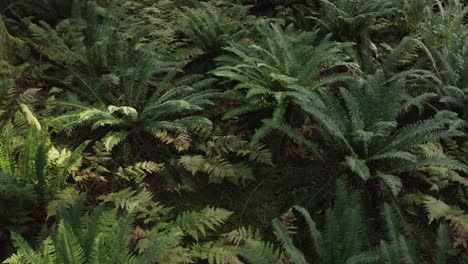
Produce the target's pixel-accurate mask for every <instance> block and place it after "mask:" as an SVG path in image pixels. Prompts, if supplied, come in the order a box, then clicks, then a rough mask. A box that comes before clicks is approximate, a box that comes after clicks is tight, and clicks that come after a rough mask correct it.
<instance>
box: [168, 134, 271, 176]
mask: <svg viewBox="0 0 468 264" xmlns="http://www.w3.org/2000/svg"><path fill="white" fill-rule="evenodd" d="M202 142H203V143H202V144H198V145H196V150H197V151H199V152H201V154H199V155H183V156H181V157H180V158H179V159H178V161H177V162H178V163H179V164H180V165H181V166H182V167H183V168H184V169H186V170H187V171H189V172H190V173H191V174H192V175H197V174H199V173H204V174H207V175H208V181H209V182H210V183H222V182H223V181H224V180H227V181H230V182H233V183H237V184H239V183H241V182H245V181H246V180H253V179H254V173H253V170H252V166H251V164H257V165H272V160H271V159H272V158H271V153H270V152H269V151H268V149H266V148H265V146H263V145H256V146H250V145H249V144H248V142H247V141H245V140H242V139H241V138H239V137H237V136H234V135H231V136H211V137H208V138H206V139H204V140H203V141H202ZM229 156H235V157H236V159H237V160H239V159H242V160H243V161H232V160H234V159H232V158H229Z"/></svg>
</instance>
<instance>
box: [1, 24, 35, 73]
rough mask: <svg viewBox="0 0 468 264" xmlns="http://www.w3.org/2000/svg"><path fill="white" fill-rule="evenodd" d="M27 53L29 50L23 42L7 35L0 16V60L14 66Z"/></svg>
mask: <svg viewBox="0 0 468 264" xmlns="http://www.w3.org/2000/svg"><path fill="white" fill-rule="evenodd" d="M28 53H29V50H28V48H27V46H26V45H25V44H24V41H22V40H21V39H19V38H15V37H13V36H12V35H10V33H8V30H7V28H6V26H5V24H4V23H3V19H2V17H1V16H0V60H3V61H6V62H8V63H10V64H12V65H14V64H18V63H20V59H24V58H26V57H27V56H28Z"/></svg>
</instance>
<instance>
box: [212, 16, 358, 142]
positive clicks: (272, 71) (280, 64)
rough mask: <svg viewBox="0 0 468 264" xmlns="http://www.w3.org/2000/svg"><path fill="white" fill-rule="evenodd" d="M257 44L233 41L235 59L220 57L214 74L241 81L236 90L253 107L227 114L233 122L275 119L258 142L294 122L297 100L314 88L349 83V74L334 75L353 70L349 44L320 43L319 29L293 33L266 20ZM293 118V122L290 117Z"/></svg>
mask: <svg viewBox="0 0 468 264" xmlns="http://www.w3.org/2000/svg"><path fill="white" fill-rule="evenodd" d="M256 29H257V32H258V34H259V35H260V37H259V40H258V42H257V43H254V44H250V45H245V44H238V43H232V44H231V46H229V47H227V48H226V50H227V51H229V52H230V53H231V55H225V56H221V57H219V58H217V61H218V62H219V64H220V66H219V67H218V68H217V69H216V70H215V71H214V74H215V75H217V76H221V77H224V78H227V79H228V80H229V81H236V82H238V84H236V86H235V87H234V90H235V91H239V92H241V93H242V95H243V96H244V97H245V100H246V101H248V103H244V104H243V105H240V106H239V107H237V108H234V109H232V110H231V111H229V112H227V113H226V114H225V116H224V118H226V119H227V118H232V117H236V116H239V115H242V114H246V113H250V112H259V111H261V110H265V109H266V110H268V111H270V112H272V120H264V125H263V126H262V127H261V128H259V129H258V130H257V131H256V133H255V135H254V136H253V138H252V144H255V143H258V142H259V141H260V140H261V139H262V138H264V137H265V136H266V135H268V134H269V133H271V132H272V131H273V130H274V129H276V127H277V124H281V123H284V122H292V121H293V120H287V118H288V115H290V111H291V109H290V107H291V98H292V97H294V96H295V95H297V96H307V95H310V94H311V93H312V92H313V91H314V90H316V89H318V88H320V87H324V86H328V85H330V84H333V83H336V82H339V81H343V80H345V79H347V76H346V75H343V74H332V72H333V71H334V69H336V68H339V67H341V66H350V64H349V63H347V62H345V61H346V56H345V55H344V53H343V52H342V49H344V48H345V47H347V46H349V44H347V43H336V42H333V41H331V40H330V36H327V37H325V38H324V39H319V35H318V32H317V31H314V32H301V33H295V32H293V28H292V27H291V26H288V27H286V28H285V29H283V28H281V26H280V25H278V24H273V23H269V22H267V21H260V22H259V23H258V24H257V28H256ZM289 119H291V118H289Z"/></svg>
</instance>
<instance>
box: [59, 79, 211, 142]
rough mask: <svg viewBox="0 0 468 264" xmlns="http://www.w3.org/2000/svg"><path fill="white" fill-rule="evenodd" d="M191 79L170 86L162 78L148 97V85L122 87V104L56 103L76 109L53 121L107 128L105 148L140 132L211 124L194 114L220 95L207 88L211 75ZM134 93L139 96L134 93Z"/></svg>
mask: <svg viewBox="0 0 468 264" xmlns="http://www.w3.org/2000/svg"><path fill="white" fill-rule="evenodd" d="M154 73H156V72H152V73H151V74H149V75H147V77H150V76H151V75H152V74H154ZM190 79H194V80H193V83H192V85H191V86H186V85H181V86H177V87H173V86H171V85H167V84H166V86H164V82H161V83H159V85H158V89H157V90H155V91H153V93H152V94H151V95H148V96H149V97H145V96H146V95H147V94H146V92H145V90H147V89H148V87H146V86H139V87H138V89H137V88H136V89H130V90H129V91H125V90H124V91H123V92H124V99H125V100H124V102H122V103H123V104H124V105H123V106H115V105H108V106H104V105H103V106H101V107H91V106H85V105H80V104H69V103H59V104H60V105H63V106H65V107H67V106H71V107H72V108H74V109H76V110H75V111H71V112H69V113H66V114H64V115H61V116H59V117H57V118H55V119H54V123H55V124H56V125H57V126H60V127H61V128H62V129H63V128H74V127H76V126H91V128H92V129H98V128H102V127H106V128H108V129H109V130H110V131H109V132H108V133H107V134H106V135H105V136H104V137H103V138H102V142H103V144H104V146H105V147H106V150H107V151H110V150H112V149H113V148H114V147H115V146H116V145H118V144H120V143H121V142H123V141H125V140H127V139H128V138H129V137H137V138H138V137H141V136H142V135H141V134H142V133H147V134H149V135H151V134H153V133H157V132H158V131H160V130H169V131H182V132H185V131H190V130H192V129H195V128H200V127H204V126H211V121H210V120H209V119H207V118H206V117H203V116H199V115H194V114H195V113H196V112H199V111H201V110H203V107H204V106H206V105H211V104H213V102H212V101H211V99H212V98H213V97H216V96H219V93H218V92H217V91H216V90H214V89H209V88H208V89H206V87H207V86H209V85H211V84H212V82H213V80H212V79H202V78H200V77H199V76H193V78H190ZM147 81H149V80H147ZM164 81H168V80H164ZM144 85H149V84H144ZM135 94H140V96H139V97H135ZM125 95H127V96H125ZM116 103H118V102H116ZM125 103H128V105H125Z"/></svg>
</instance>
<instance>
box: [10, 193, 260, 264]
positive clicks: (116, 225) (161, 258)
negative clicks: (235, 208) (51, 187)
mask: <svg viewBox="0 0 468 264" xmlns="http://www.w3.org/2000/svg"><path fill="white" fill-rule="evenodd" d="M143 192H147V191H143ZM124 193H126V194H124ZM147 193H148V192H147ZM127 194H128V195H127ZM115 195H118V196H120V197H123V196H126V197H127V198H129V200H126V199H121V200H120V201H121V202H123V203H125V204H121V203H120V202H118V200H116V197H117V196H114V197H111V196H108V197H106V198H105V199H104V202H105V203H106V202H109V201H112V200H113V201H114V202H115V203H116V204H115V205H116V208H115V209H106V207H105V205H104V203H102V204H100V205H98V206H97V207H96V208H94V209H93V210H91V211H89V212H87V213H84V214H83V211H84V209H85V204H84V202H85V195H84V194H79V195H74V198H73V199H72V200H73V201H69V202H67V203H65V202H60V203H59V204H58V207H56V208H55V210H56V212H55V213H54V214H53V215H54V216H56V217H57V219H58V225H57V227H56V230H54V231H53V232H51V234H50V235H49V236H48V237H47V238H45V239H44V240H43V241H42V242H40V243H39V247H38V248H36V249H33V248H32V247H31V246H30V245H29V244H28V243H27V242H26V241H25V240H24V239H23V238H22V237H21V236H19V235H17V234H16V233H13V238H14V242H15V247H16V248H17V250H18V251H17V253H16V254H14V255H12V256H11V257H10V258H8V259H7V260H6V261H5V262H4V263H22V264H25V263H34V264H39V263H47V264H53V263H192V262H193V261H195V260H198V259H199V260H207V261H208V262H209V263H213V264H225V263H226V264H227V263H242V262H241V261H240V260H239V258H238V257H237V252H238V250H239V249H240V245H239V241H240V239H241V238H240V237H241V235H239V234H238V233H237V231H233V232H231V233H228V234H226V236H224V238H220V239H219V240H207V239H208V235H209V233H211V232H215V231H216V229H217V228H219V227H220V226H221V225H222V224H223V223H224V222H225V221H226V220H227V219H228V218H229V216H230V215H231V212H229V211H227V210H223V209H218V208H211V207H207V208H205V209H203V210H200V211H187V212H184V213H182V214H180V215H179V216H178V217H177V218H176V219H175V220H173V221H169V220H168V213H169V210H168V209H165V208H164V207H163V206H156V207H157V208H158V210H159V217H158V218H153V217H151V216H148V215H147V214H145V212H144V210H143V211H142V208H143V206H150V203H149V201H150V200H151V195H150V196H148V197H146V198H143V197H142V196H141V193H139V194H136V193H135V192H133V191H130V190H123V191H121V192H120V193H119V194H115ZM156 205H157V204H156ZM156 207H154V208H155V209H156ZM117 209H122V211H124V213H123V214H120V213H118V212H119V211H120V210H117ZM136 219H153V220H155V222H145V224H149V223H152V226H153V227H152V228H150V229H146V228H144V227H143V226H142V227H135V225H136ZM189 237H191V238H193V239H195V243H190V244H187V243H184V240H183V239H184V238H185V239H186V238H189ZM243 239H245V240H249V241H251V243H260V240H259V236H258V235H256V236H252V237H250V234H244V236H243ZM236 242H237V243H236ZM225 243H230V244H231V245H226V244H225ZM133 247H136V248H135V249H136V250H135V251H134V250H132V248H133Z"/></svg>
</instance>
